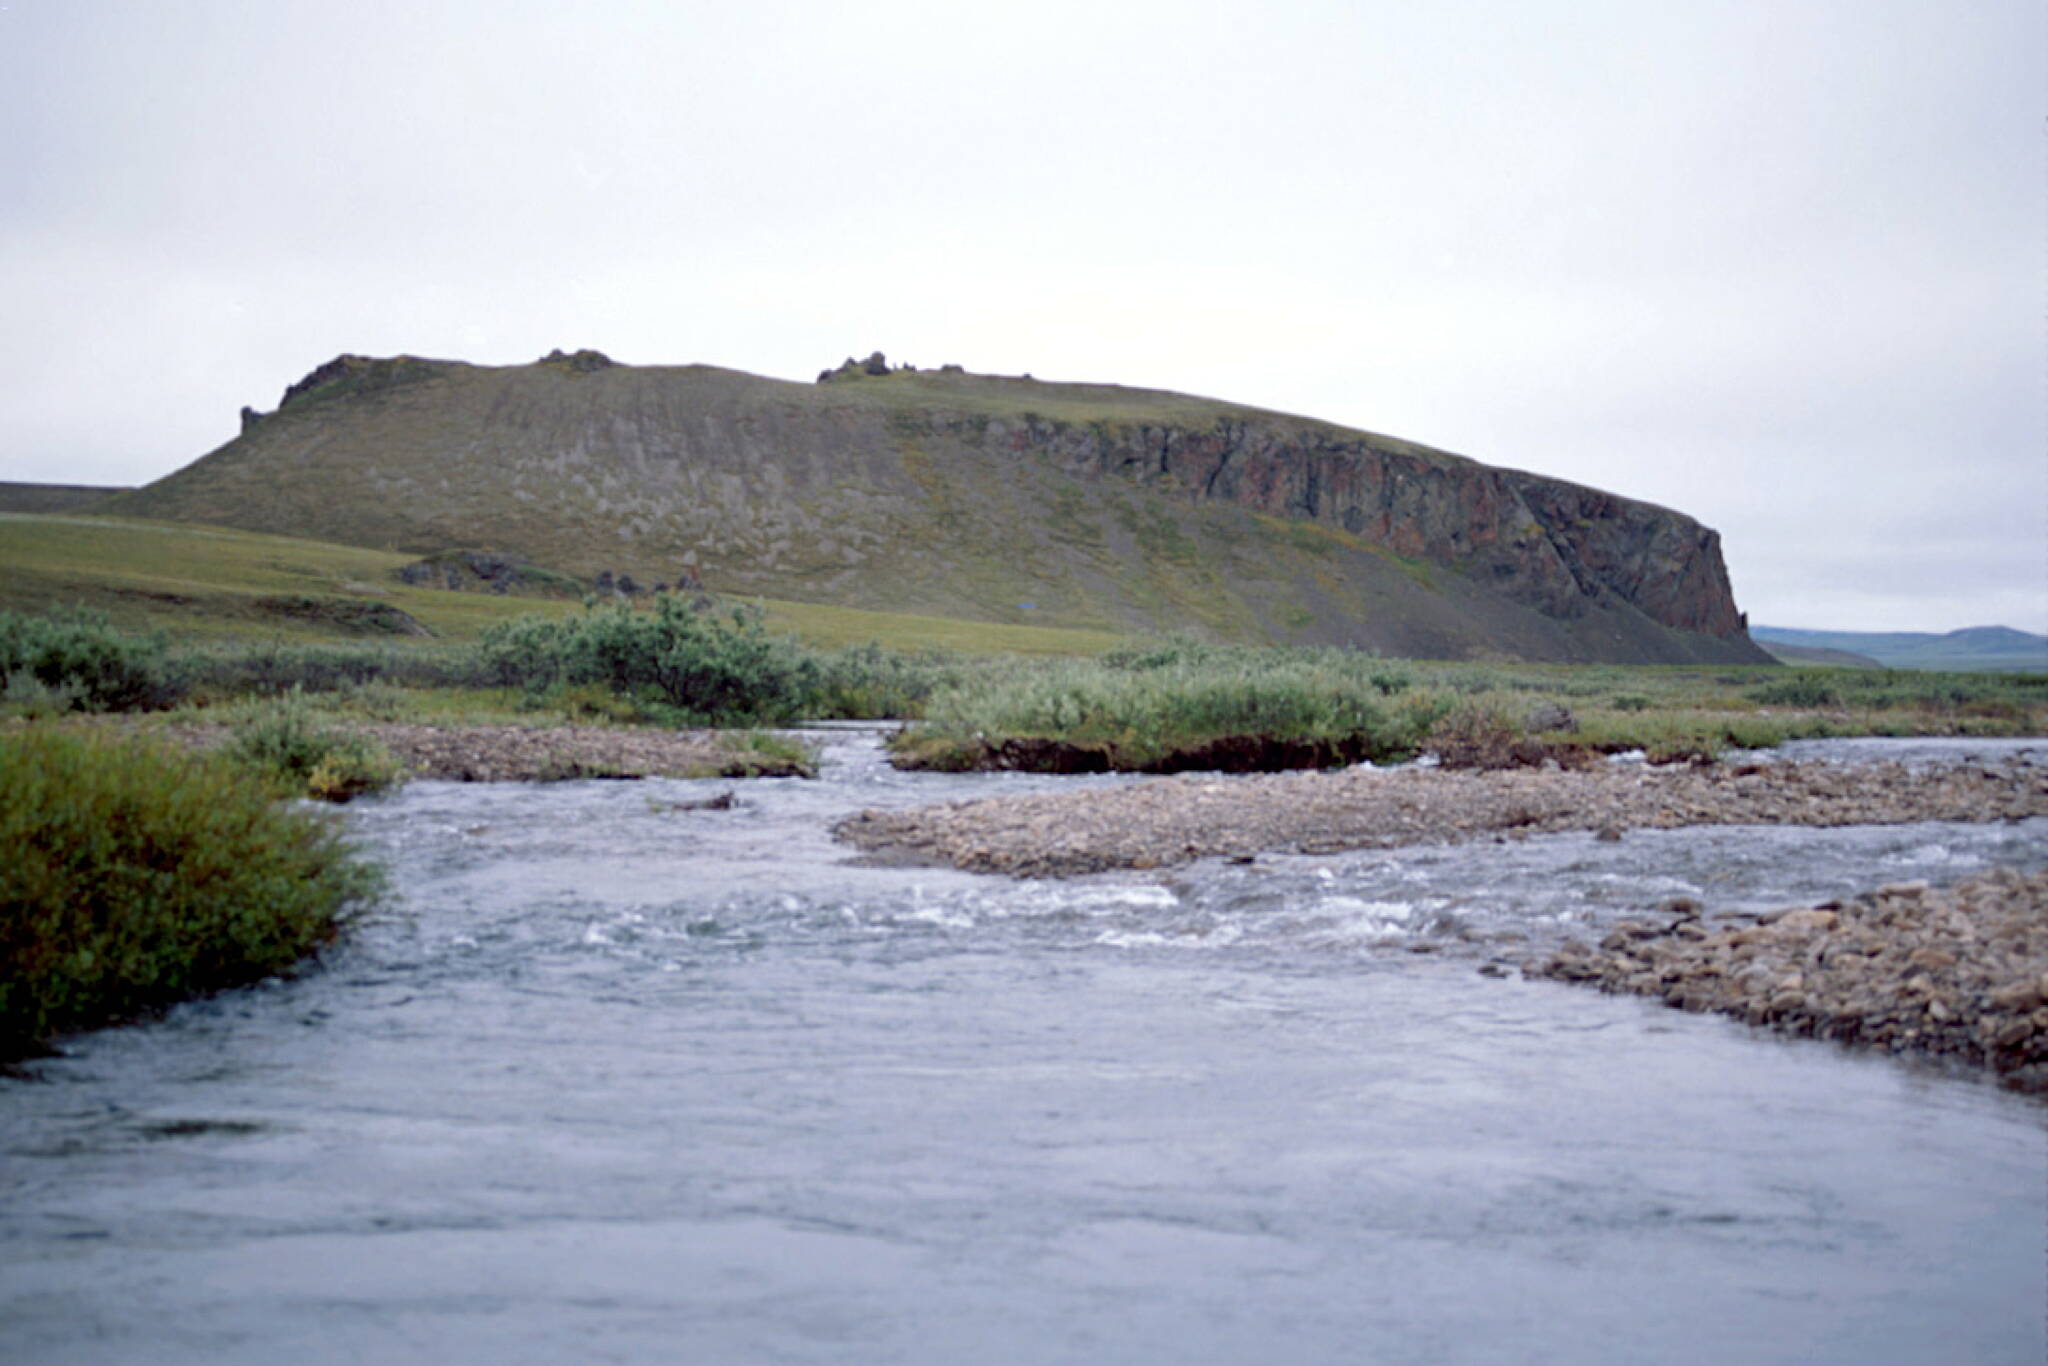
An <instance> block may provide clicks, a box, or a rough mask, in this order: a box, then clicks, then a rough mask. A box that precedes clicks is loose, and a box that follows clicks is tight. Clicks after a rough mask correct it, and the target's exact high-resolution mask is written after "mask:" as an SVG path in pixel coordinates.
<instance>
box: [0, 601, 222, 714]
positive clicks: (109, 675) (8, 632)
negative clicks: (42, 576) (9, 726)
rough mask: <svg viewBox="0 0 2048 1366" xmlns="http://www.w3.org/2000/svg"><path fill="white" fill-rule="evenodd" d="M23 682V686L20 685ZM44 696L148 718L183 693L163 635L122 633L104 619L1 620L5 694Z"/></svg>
mask: <svg viewBox="0 0 2048 1366" xmlns="http://www.w3.org/2000/svg"><path fill="white" fill-rule="evenodd" d="M17 680H20V681H17ZM29 681H33V682H34V683H35V684H37V685H39V686H40V688H41V689H42V690H43V692H42V694H41V695H40V696H39V697H37V698H36V699H35V700H36V702H38V703H39V704H41V705H42V706H43V707H44V708H48V707H50V706H51V705H53V704H54V701H55V700H56V699H58V698H62V699H63V700H64V701H65V702H66V703H67V704H68V705H69V706H71V707H74V708H76V709H77V710H80V711H150V710H156V709H159V708H162V707H168V706H170V705H172V704H173V703H175V702H176V701H177V700H178V699H179V698H180V697H181V696H182V695H183V693H184V684H183V681H182V680H181V679H180V678H179V677H178V675H177V672H176V670H175V669H174V668H173V666H172V664H171V662H170V659H169V657H168V651H167V647H166V645H165V642H164V638H163V636H161V635H147V636H139V635H134V634H132V633H130V632H126V631H119V630H116V629H114V627H113V626H111V625H110V624H108V621H107V618H106V615H105V614H104V613H101V612H89V611H84V610H79V611H74V612H68V613H64V614H62V615H58V616H48V617H37V616H28V615H24V614H22V613H19V612H0V687H6V688H8V689H9V690H10V691H12V690H14V689H23V690H24V691H25V690H26V684H27V682H29Z"/></svg>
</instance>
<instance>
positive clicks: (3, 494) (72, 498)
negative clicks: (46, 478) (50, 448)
mask: <svg viewBox="0 0 2048 1366" xmlns="http://www.w3.org/2000/svg"><path fill="white" fill-rule="evenodd" d="M126 492H128V490H127V489H126V488H103V487H100V486H98V485H94V484H17V483H9V482H8V481H6V480H4V479H0V512H77V511H79V510H81V509H83V508H88V507H91V506H92V505H93V504H94V503H97V502H100V501H101V500H102V499H105V498H107V497H109V496H110V495H112V494H116V493H126Z"/></svg>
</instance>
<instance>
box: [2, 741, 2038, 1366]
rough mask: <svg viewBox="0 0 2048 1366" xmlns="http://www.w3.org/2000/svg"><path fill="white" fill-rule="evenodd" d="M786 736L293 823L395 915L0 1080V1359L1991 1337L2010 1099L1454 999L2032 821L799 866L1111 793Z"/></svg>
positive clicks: (1682, 1353) (1685, 1019)
mask: <svg viewBox="0 0 2048 1366" xmlns="http://www.w3.org/2000/svg"><path fill="white" fill-rule="evenodd" d="M816 738H818V739H819V741H820V742H821V743H822V744H823V745H824V747H825V765H824V770H823V776H822V777H821V778H820V779H819V780H817V781H815V782H803V781H799V780H759V781H754V782H749V783H741V784H732V783H720V782H713V783H686V782H674V781H666V780H652V781H646V782H638V783H595V782H593V783H563V784H555V785H548V786H534V785H523V784H520V785H513V784H508V785H502V786H491V787H483V786H459V785H454V784H437V783H422V784H417V785H415V786H413V787H411V788H409V789H407V790H405V791H403V792H401V793H399V794H397V795H395V796H392V797H389V798H385V799H380V800H376V801H371V802H366V803H361V804H358V805H357V806H355V807H352V808H350V810H349V811H348V813H347V816H346V819H347V820H348V822H349V823H350V825H351V826H352V827H353V829H354V830H355V831H356V832H357V833H358V835H359V836H360V838H361V839H362V841H363V842H364V843H365V844H366V845H367V846H368V847H369V848H371V849H372V850H374V851H375V852H376V853H377V854H378V855H379V856H380V857H381V858H383V859H384V860H385V861H386V862H387V863H388V864H389V865H390V866H391V868H392V870H393V874H394V885H395V888H396V892H397V896H396V897H395V899H394V905H393V906H392V907H391V908H390V909H389V910H388V911H386V912H385V913H383V914H382V915H380V916H379V917H378V918H377V919H376V920H374V921H373V922H371V923H369V924H367V925H365V926H364V927H362V929H361V930H360V931H359V932H358V933H357V934H356V935H355V936H354V937H353V939H352V940H351V941H350V942H349V943H348V944H347V945H346V946H345V947H344V948H342V949H341V950H339V951H337V952H335V953H333V954H331V955H330V956H329V959H328V961H327V964H326V966H325V967H324V968H322V969H320V970H318V971H315V972H313V973H311V974H309V975H307V976H305V977H303V978H301V979H299V980H296V981H292V982H287V983H276V984H272V985H269V986H267V987H264V988H260V989H257V990H253V991H248V992H241V993H235V994H232V995H230V996H227V997H223V998H221V999H218V1000H214V1001H210V1002H202V1003H197V1004H194V1005H190V1006H187V1007H183V1008H181V1009H179V1010H177V1011H175V1012H173V1014H172V1015H171V1016H170V1017H169V1018H168V1019H166V1020H164V1021H161V1022H159V1023H155V1024H151V1025H147V1026H143V1027H139V1028H132V1029H123V1030H110V1031H105V1032H102V1033H99V1034H95V1035H91V1036H87V1037H84V1038H81V1039H78V1040H76V1041H74V1042H72V1043H71V1044H70V1045H69V1046H68V1048H67V1052H68V1056H67V1057H65V1058H63V1059H60V1060H57V1061H54V1062H51V1063H48V1064H44V1065H42V1066H41V1067H40V1069H39V1070H40V1073H41V1079H40V1080H37V1081H4V1082H0V1358H4V1359H5V1360H7V1361H8V1362H10V1363H17V1364H18V1366H27V1364H28V1363H43V1362H50V1363H55V1362H63V1363H74V1364H79V1366H84V1364H89V1363H128V1362H142V1361H147V1362H151V1363H161V1364H165V1366H168V1364H170V1363H183V1362H195V1363H196V1362H207V1363H237V1362H249V1363H271V1362H280V1361H291V1362H296V1363H311V1362H355V1361H362V1362H393V1361H413V1360H420V1361H425V1360H432V1361H437V1362H478V1363H485V1362H489V1363H507V1362H515V1363H523V1362H547V1363H559V1362H584V1361H592V1362H594V1361H626V1362H668V1361H701V1362H720V1363H724V1362H756V1361H758V1362H812V1361H816V1362H972V1361H991V1362H995V1361H1001V1362H1050V1361H1060V1362H1175V1363H1188V1362H1249V1361H1265V1362H1289V1363H1302V1362H1360V1361H1378V1362H1438V1361H1441V1362H1489V1361H1498V1362H1518V1363H1519V1362H1543V1361H1555V1362H1585V1361H1611V1362H1629V1363H1636V1362H1645V1361H1658V1362H1725V1361H1731V1360H1737V1361H1748V1362H1810V1361H1817V1360H1833V1361H1858V1362H1934V1361H1970V1362H1975V1363H1993V1362H2008V1361H2009V1362H2028V1363H2036V1362H2039V1361H2040V1360H2041V1359H2042V1356H2043V1350H2044V1346H2048V1338H2044V1312H2048V1280H2044V1265H2043V1251H2044V1246H2048V1242H2044V1240H2048V1107H2044V1106H2043V1105H2042V1104H2041V1103H2040V1102H2039V1101H2032V1100H2026V1099H2023V1098H2019V1097H2016V1096H2012V1095H2008V1094H2006V1093H2003V1092H2000V1091H1998V1090H1996V1089H1995V1088H1994V1087H1992V1086H1990V1085H1988V1084H1986V1083H1984V1082H1982V1081H1980V1080H1978V1079H1976V1078H1975V1077H1972V1076H1968V1075H1962V1074H1957V1073H1955V1072H1952V1071H1949V1070H1945V1069H1943V1068H1941V1067H1938V1066H1934V1065H1929V1064H1913V1063H1904V1062H1900V1061H1898V1060H1895V1059H1890V1058H1881V1057H1872V1056H1866V1055H1860V1054H1853V1053H1850V1052H1847V1051H1845V1050H1843V1049H1840V1048H1838V1047H1836V1046H1834V1045H1830V1044H1822V1043H1814V1042H1810V1041H1793V1040H1781V1039H1776V1038H1773V1037H1771V1036H1769V1035H1765V1034H1762V1033H1759V1032H1755V1031H1752V1030H1749V1029H1747V1028H1745V1027H1743V1026H1741V1025H1739V1024H1736V1023H1734V1022H1731V1021H1727V1020H1723V1019H1719V1018H1709V1017H1699V1016H1689V1015H1684V1014H1681V1013H1679V1012H1676V1011H1671V1010H1667V1009H1664V1008H1663V1007H1661V1006H1658V1005H1654V1004H1650V1003H1646V1002H1644V1001H1641V1000H1636V999H1625V998H1612V997H1604V996H1601V995H1599V994H1597V993H1594V992H1590V991H1586V990H1584V989H1580V988H1573V987H1568V986H1563V985H1559V984H1554V983H1547V982H1525V981H1523V980H1521V979H1520V977H1519V976H1518V975H1514V974H1510V975H1508V976H1503V977H1492V976H1486V975H1482V973H1481V971H1480V969H1482V968H1489V967H1490V965H1492V964H1495V963H1500V964H1510V965H1511V964H1514V963H1516V962H1519V961H1520V959H1521V958H1522V957H1524V956H1526V955H1527V954H1528V953H1530V952H1533V950H1534V948H1535V947H1537V946H1540V945H1543V944H1547V943H1552V942H1555V940H1556V939H1557V937H1558V936H1560V935H1562V934H1565V933H1568V932H1570V933H1586V932H1588V931H1589V930H1590V931H1592V932H1593V933H1596V934H1597V933H1598V929H1599V926H1600V925H1601V924H1602V923H1603V922H1605V921H1608V920H1611V919H1615V918H1619V917H1621V916H1624V915H1627V914H1630V913H1634V912H1640V911H1642V910H1645V909H1649V908H1653V907H1655V906H1656V905H1657V904H1659V903H1660V902H1662V901H1664V900H1665V899H1667V898H1669V897H1672V896H1677V895H1685V896H1692V897H1695V898H1697V899H1699V900H1700V901H1701V902H1703V903H1704V904H1705V906H1706V908H1707V911H1708V913H1709V914H1710V915H1711V914H1712V913H1714V912H1716V911H1723V910H1734V909H1742V908H1750V909H1763V908H1767V907H1772V906H1779V905H1789V904H1794V903H1809V902H1811V901H1813V900H1816V899H1820V898H1825V897H1827V896H1832V895H1844V894H1849V893H1852V892H1855V891H1857V890H1861V889H1865V888H1868V887H1870V886H1873V885H1875V884H1877V883H1880V882H1886V881H1895V880H1900V879H1906V878H1916V877H1926V878H1930V879H1934V880H1945V879H1952V878H1955V877H1958V876H1961V875H1963V874H1964V873H1967V872H1970V871H1973V870H1975V869H1977V868H1980V867H1983V866H1985V865H1987V864H1991V863H1999V862H2004V863H2016V864H2023V865H2027V866H2036V865H2039V864H2041V863H2043V862H2048V821H2043V820H2035V821H2029V822H2025V823H2022V824H2018V825H1991V826H1969V825H1919V826H1907V827H1892V828H1852V829H1844V830H1776V829H1757V828H1720V829H1709V830H1700V831H1662V832H1659V831H1632V832H1630V833H1629V834H1628V836H1627V837H1626V838H1625V839H1624V840H1622V841H1621V842H1619V843H1601V842H1598V841H1596V840H1594V839H1593V838H1592V837H1590V836H1586V835H1559V836H1545V837H1537V838H1530V839H1527V840H1523V841H1511V842H1507V843H1501V844H1491V843H1489V844H1480V845H1470V846H1462V847H1445V848H1422V849H1414V850H1406V851H1394V852H1387V851H1374V852H1369V853H1360V854H1352V855H1333V856H1314V857H1310V856H1281V857H1263V858H1260V859H1259V860H1257V861H1255V862H1253V863H1250V864H1241V865H1225V864H1215V863H1206V864H1198V865H1195V866H1193V867H1191V868H1187V869H1181V870H1175V871H1168V872H1156V873H1147V874H1125V875H1116V876H1106V877H1098V878H1089V879H1081V880H1076V881H1071V882H1038V883H1032V882H1011V881H1006V880H1000V879H988V878H979V877H974V876H971V875H968V874H962V873H957V872H952V871H948V870H934V869H907V868H885V867H869V866H863V865H861V864H859V863H857V862H855V861H854V857H853V855H852V854H851V853H850V852H849V851H847V850H845V849H843V848H841V847H839V846H836V845H834V844H833V843H832V842H831V840H830V838H829V837H828V836H827V834H826V833H825V831H826V828H827V827H828V826H829V824H830V823H831V822H832V821H833V820H834V819H837V818H838V817H839V816H842V815H844V814H846V813H848V812H851V811H853V810H856V809H859V808H861V807H864V806H883V805H908V804H917V803H923V802H929V801H940V800H951V799H955V798H963V797H973V796H982V795H987V794H990V793H993V792H1000V791H1034V790H1042V789H1045V788H1048V787H1052V786H1056V785H1059V784H1069V785H1071V784H1075V783H1088V782H1105V781H1120V780H1117V779H1049V778H1036V777H1027V776H1022V775H1014V774H1013V775H980V776H965V777H962V776H947V775H935V774H900V773H896V772H894V771H892V770H890V769H889V768H887V767H886V766H885V765H884V764H882V763H881V762H880V759H879V751H878V749H877V746H876V743H875V738H874V736H873V735H872V734H871V733H868V732H863V731H858V730H842V731H833V732H824V733H821V734H820V735H819V736H818V737H816ZM1802 748H1803V750H1804V751H1805V753H1806V755H1807V756H1808V757H1813V756H1826V755H1828V754H1830V753H1836V754H1839V755H1844V756H1847V755H1853V756H1855V757H1875V755H1876V754H1882V753H1887V752H1897V751H1886V750H1885V749H1884V747H1882V746H1871V745H1868V744H1861V745H1846V746H1841V747H1839V748H1838V749H1837V750H1835V751H1830V750H1829V749H1828V748H1827V746H1826V745H1815V746H1805V747H1802ZM1913 752H1914V753H1931V754H1935V755H1938V754H1939V753H1941V752H1942V751H1941V747H1939V746H1936V747H1932V749H1929V747H1926V746H1921V747H1919V748H1918V749H1916V750H1914V751H1913ZM1990 752H1994V753H1995V752H2002V751H2001V750H2000V749H1999V748H1998V747H1992V749H1991V751H1990ZM729 788H730V789H734V790H735V791H736V793H737V796H736V800H735V803H734V805H733V807H732V808H731V809H729V810H698V809H686V808H687V805H688V804H689V803H693V802H696V801H700V800H702V799H704V798H706V797H708V796H710V795H712V794H714V793H717V792H721V791H724V790H727V789H729Z"/></svg>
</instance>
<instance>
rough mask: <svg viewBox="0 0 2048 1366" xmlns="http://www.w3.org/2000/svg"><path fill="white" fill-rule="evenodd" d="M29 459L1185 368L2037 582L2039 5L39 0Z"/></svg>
mask: <svg viewBox="0 0 2048 1366" xmlns="http://www.w3.org/2000/svg"><path fill="white" fill-rule="evenodd" d="M0 128H4V130H5V136H4V139H0V307H4V310H5V315H6V326H5V328H4V331H0V478H5V479H27V480H45V481H56V482H76V483H141V482H146V481H148V480H150V479H153V478H156V477H158V476H160V475H163V474H167V473H169V472H170V471H171V470H173V469H175V468H177V467H178V466H180V465H183V464H185V463H186V462H188V461H190V460H192V459H194V458H196V457H198V456H200V455H202V454H204V453H205V452H206V451H208V450H211V449H212V448H214V447H215V446H217V445H219V444H220V443H221V442H223V441H225V440H227V439H228V438H229V437H231V436H233V435H234V433H235V431H236V430H237V423H236V412H237V410H238V409H239V408H240V407H241V405H243V404H245V403H247V404H251V405H254V406H256V407H258V408H265V409H267V408H270V407H273V406H275V404H276V402H277V398H278V395H279V393H280V392H281V391H282V390H283V388H284V386H285V385H286V384H288V383H290V382H291V381H293V380H295V379H297V378H298V377H299V376H300V375H302V374H304V373H305V372H306V371H308V370H310V369H312V368H313V367H314V366H315V365H318V364H319V363H320V362H322V361H325V360H327V359H328V358H330V357H331V356H333V355H335V354H337V353H340V352H343V351H355V352H362V353H368V354H380V355H388V354H395V353H398V352H401V351H404V352H411V353H414V354H417V355H427V356H442V357H453V358H459V359H465V360H472V361H478V362H484V363H493V364H509V363H517V362H523V361H527V360H531V359H533V358H535V357H537V356H539V355H541V354H542V353H544V352H545V351H547V350H549V349H550V348H552V347H556V346H561V347H565V348H575V347H578V346H595V347H598V348H600V349H602V350H604V351H606V352H608V353H610V354H611V355H612V356H613V357H614V358H615V359H618V360H622V361H627V362H633V363H640V364H671V363H684V362H692V361H703V362H708V363H711V364H718V365H727V366H733V367H736V368H739V369H744V370H751V371H755V372H757V373H761V374H766V375H774V376H780V377H784V378H790V379H800V380H809V379H810V378H811V377H812V376H813V375H815V373H816V372H817V371H818V370H819V369H820V368H822V367H824V366H826V365H829V364H833V363H836V362H837V361H839V360H841V359H843V358H844V357H845V356H847V355H848V354H856V353H857V354H862V355H865V354H866V353H867V352H868V351H870V350H873V349H875V348H878V347H879V348H881V349H883V350H886V351H887V352H888V353H889V354H890V356H891V357H892V358H894V359H899V360H909V361H912V362H915V363H917V364H919V365H937V364H940V363H942V362H947V361H954V362H958V363H960V364H963V365H965V366H967V367H968V368H969V369H972V370H985V371H995V372H1006V373H1016V372H1021V371H1027V370H1028V371H1031V372H1032V373H1034V374H1037V375H1039V376H1040V377H1046V378H1060V379H1085V380H1103V381H1111V382H1116V383H1122V384H1139V385H1150V386H1158V387H1163V388H1172V389H1180V390H1184V391H1190V392H1195V393H1202V394H1211V395H1215V396H1218V397H1223V398H1230V399H1235V400H1239V401H1243V402H1248V403H1255V404H1260V405H1263V406H1266V407H1271V408H1279V409H1283V410H1287V411H1292V412H1300V413H1307V414H1310V415H1313V416H1317V417H1322V418H1328V419H1331V420H1334V421H1339V422H1344V423H1347V424H1351V425H1355V426H1362V427H1367V428H1371V429H1374V430H1378V431H1384V432H1390V433H1393V434H1396V435H1400V436H1405V437H1409V438H1412V439H1415V440H1418V441H1423V442H1427V443H1429V444H1431V445H1436V446H1440V447H1443V448H1446V449H1449V450H1454V451H1457V452H1460V453H1461V454H1465V455H1470V456H1474V457H1476V458H1478V459H1482V460H1486V461H1490V462H1493V463H1496V464H1503V465H1511V466H1515V467H1517V468H1522V469H1531V470H1538V471H1541V472H1543V473H1546V474H1554V475H1558V476H1561V477H1564V478H1568V479H1573V480H1578V481H1581V482H1584V483H1590V484H1595V485H1598V486H1601V487H1604V488H1610V489H1613V490H1615V491H1617V492H1621V493H1625V494H1629V495H1631V496H1635V497H1640V498H1646V499H1649V500H1651V501H1654V502H1659V503H1664V504H1667V505H1669V506H1672V507H1676V508H1679V509H1681V510H1683V511H1685V512H1688V513H1691V514H1692V515H1694V516H1696V517H1698V518H1700V519H1701V520H1702V521H1704V522H1706V523H1707V524H1708V525H1710V526H1713V527H1716V528H1718V529H1719V530H1720V531H1721V533H1722V535H1723V540H1724V545H1725V548H1726V551H1727V555H1728V561H1729V567H1730V570H1731V572H1732V574H1733V576H1734V580H1735V588H1736V596H1737V598H1738V600H1739V601H1740V603H1741V604H1742V606H1743V607H1744V608H1746V609H1747V610H1748V611H1749V613H1750V619H1751V620H1752V621H1754V622H1761V623H1769V624H1773V625H1790V626H1812V627H1836V628H1844V629H1859V630H1891V629H1896V630H1948V629H1952V628H1955V627H1959V626H1969V625H1981V624H1990V623H1994V622H1999V623H2005V624H2008V625H2014V626H2020V627H2023V628H2026V629H2029V630H2034V631H2048V322H2044V317H2048V6H2044V5H2042V4H2040V3H2038V0H1773V2H1772V3H1761V2H1759V3H1748V4H1745V3H1738V2H1736V0H1721V2H1718V3H1715V2H1711V0H1678V2H1676V3H1668V2H1667V3H1660V4H1643V3H1640V0H1631V2H1629V3H1604V2H1603V0H1573V2H1571V3H1563V2H1561V0H1525V2H1523V3H1492V2H1481V0H1470V2H1467V3H1459V2H1458V0H1450V2H1449V3H1417V2H1416V0H1402V3H1397V4H1380V3H1350V4H1309V3H1285V2H1284V0H1269V2H1268V3H1264V4H1255V3H1234V2H1231V3H1201V0H1177V2H1176V3H1129V4H1120V3H1116V2H1115V0H1094V2H1093V3H1064V2H1063V0H1034V2H1033V3H1029V4H1014V5H1012V4H969V3H889V2H888V0H870V2H869V3H858V4H848V3H760V2H758V0H757V2H756V3H752V4H745V5H742V4H736V3H733V2H732V0H721V3H717V4H697V3H668V4H645V5H636V4H623V3H620V4H605V3H582V4H564V3H561V0H548V2H547V3H523V2H521V0H478V2H477V3H469V2H468V0H448V2H446V3H435V2H434V0H412V2H411V3H405V4H392V3H376V2H374V0H351V2H350V3H346V4H335V3H332V0H318V2H317V3H300V0H245V2H244V3H212V2H209V0H178V2H177V3H166V2H165V0H143V2H136V0H0Z"/></svg>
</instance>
